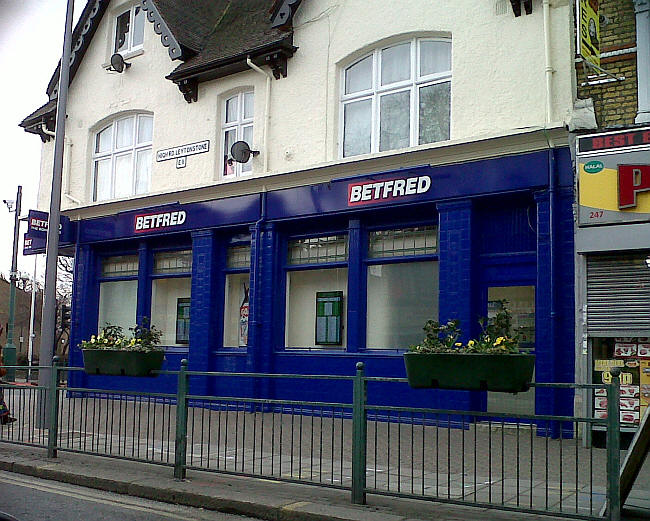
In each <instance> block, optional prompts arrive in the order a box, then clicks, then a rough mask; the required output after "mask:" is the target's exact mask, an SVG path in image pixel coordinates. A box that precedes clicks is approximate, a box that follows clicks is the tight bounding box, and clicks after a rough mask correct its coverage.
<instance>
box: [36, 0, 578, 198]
mask: <svg viewBox="0 0 650 521" xmlns="http://www.w3.org/2000/svg"><path fill="white" fill-rule="evenodd" d="M369 4H372V6H369ZM552 4H553V5H552V9H551V17H552V18H551V20H552V30H551V41H552V42H553V43H552V46H553V49H552V59H553V69H554V71H555V72H554V73H553V92H554V99H553V120H554V121H555V122H556V123H558V122H559V123H561V122H562V121H563V119H564V118H565V117H566V116H567V113H568V111H569V109H570V108H571V104H572V87H571V85H572V83H571V82H572V80H571V78H572V69H573V60H572V58H573V56H572V53H571V45H572V38H573V37H572V34H573V32H572V13H571V9H570V6H569V2H568V0H555V1H554V2H553V3H552ZM121 5H124V4H122V3H121V2H118V1H114V2H112V3H111V5H110V6H109V9H108V10H107V12H106V14H105V15H104V17H103V20H102V21H101V23H100V26H99V28H98V30H97V32H96V34H95V36H94V38H93V41H92V43H91V45H90V47H89V49H88V51H87V53H86V55H85V57H84V60H83V63H82V65H81V67H80V68H79V70H78V72H77V74H76V77H75V79H74V81H73V83H72V85H71V89H70V100H69V107H68V122H67V125H66V134H67V136H68V137H69V139H70V140H71V142H72V148H71V151H72V152H71V162H70V167H71V179H70V193H71V195H72V196H73V197H75V198H77V199H79V200H81V201H82V205H87V204H91V190H92V181H91V159H90V157H91V146H92V135H93V132H94V131H96V130H98V129H99V127H100V126H101V124H102V123H103V122H105V121H107V120H108V119H109V118H111V117H112V116H113V115H115V114H118V113H121V112H128V111H139V110H143V111H150V112H153V113H154V135H153V139H154V143H153V149H154V155H155V152H156V151H157V150H160V149H163V148H168V147H173V146H177V145H182V144H187V143H191V142H195V141H201V140H205V139H209V140H210V142H211V151H210V152H209V153H207V154H201V155H196V156H191V157H189V158H188V160H187V168H185V169H182V170H177V169H176V168H175V161H173V160H172V161H166V162H162V163H155V162H154V163H153V166H152V186H151V190H152V192H168V191H173V190H179V189H182V188H188V187H194V186H205V185H210V184H214V183H220V182H221V179H220V177H219V175H220V171H221V165H220V157H222V151H221V142H220V141H221V140H220V137H219V129H220V121H221V117H222V116H221V113H220V101H222V100H223V98H224V97H225V96H227V95H228V94H229V93H231V92H233V91H234V90H236V89H240V88H245V87H248V88H250V87H253V88H254V89H255V98H256V99H255V125H256V126H255V137H254V140H253V148H259V147H260V146H261V144H262V129H263V117H264V92H265V89H264V85H265V79H264V77H263V76H262V75H260V74H258V73H255V72H252V71H248V72H243V73H240V74H236V75H233V76H229V77H226V78H223V79H219V80H215V81H212V82H209V83H203V84H200V88H199V99H198V102H196V103H191V104H188V103H186V102H185V100H184V99H183V97H182V95H181V93H180V92H179V90H178V88H177V87H176V85H174V84H173V83H172V82H170V81H169V80H166V79H164V77H165V76H166V75H167V74H168V73H169V72H171V71H172V70H173V69H174V68H175V67H176V66H177V65H178V64H179V63H180V62H172V61H171V60H170V59H169V56H168V54H167V49H166V48H164V47H163V46H162V44H161V43H160V37H159V36H158V35H156V34H155V33H154V32H153V29H152V25H151V24H150V23H148V22H147V23H146V29H145V42H144V53H143V54H141V55H140V56H136V57H134V58H133V59H132V60H130V61H131V63H132V66H131V68H129V69H128V70H127V71H126V72H124V73H122V74H116V73H109V72H107V71H106V70H105V68H104V64H106V62H107V60H108V57H109V55H110V44H109V42H110V39H111V38H110V36H111V35H112V31H113V29H112V23H113V16H112V15H114V14H115V11H116V9H117V8H118V6H121ZM294 26H295V39H294V44H295V45H296V46H297V47H298V51H297V52H296V54H295V56H294V57H293V58H291V59H290V60H289V65H288V69H289V74H288V77H287V78H283V79H281V80H277V81H276V80H273V82H272V97H271V110H270V115H271V120H270V136H269V139H270V144H271V146H270V155H269V170H270V173H271V174H273V173H277V172H288V171H294V170H298V169H304V168H309V167H313V166H315V165H318V164H322V163H323V162H331V161H338V160H339V147H338V139H339V136H338V134H339V102H338V98H339V85H340V71H341V67H344V66H346V65H347V64H349V63H350V61H351V60H353V59H354V58H355V57H358V56H360V55H361V54H363V53H365V52H367V51H368V50H370V49H372V48H374V47H376V46H377V45H379V44H380V42H381V43H384V42H388V41H397V40H400V39H402V38H406V37H411V36H414V35H420V34H421V35H450V36H451V38H452V54H453V63H452V74H453V77H452V123H451V138H452V140H455V141H456V140H460V141H464V140H470V139H472V138H475V137H476V136H478V135H492V134H502V133H504V132H506V133H507V132H510V131H513V130H514V129H517V128H523V127H533V126H544V125H545V86H544V85H545V79H544V78H545V69H544V49H543V41H544V40H543V23H542V10H541V7H540V6H539V4H538V3H535V4H534V12H533V14H531V15H522V16H521V17H518V18H515V17H514V15H513V13H512V9H511V8H510V5H509V2H508V1H506V0H482V1H478V2H477V1H476V0H436V1H435V2H432V1H431V0H402V1H400V2H395V1H393V0H372V1H371V2H369V1H368V0H319V1H318V2H303V5H302V6H301V8H300V10H299V11H298V13H297V15H296V17H295V19H294ZM435 146H436V145H433V147H435ZM428 147H432V146H431V145H423V146H420V147H416V148H418V149H422V148H428ZM44 150H45V155H46V156H48V155H49V156H51V153H52V146H51V143H48V144H46V145H45V146H44ZM262 156H263V154H261V155H260V156H258V157H257V158H255V159H254V162H253V168H254V172H255V176H257V177H259V176H260V175H263V172H262V168H263V157H262ZM404 161H405V162H408V157H405V158H404ZM42 163H43V182H42V183H41V189H40V197H39V206H40V207H41V208H46V207H47V205H48V203H47V201H48V196H47V194H48V193H49V182H47V181H46V177H47V176H48V175H51V160H50V159H48V158H47V157H45V158H44V160H43V162H42ZM48 169H49V170H50V172H48ZM223 193H225V190H224V192H223ZM220 195H222V191H221V190H217V191H215V192H214V193H213V194H212V196H213V197H218V196H220ZM135 204H138V203H135ZM76 206H77V205H75V204H74V203H72V201H70V200H69V199H67V198H65V197H64V200H63V207H64V208H67V209H69V208H74V207H76Z"/></svg>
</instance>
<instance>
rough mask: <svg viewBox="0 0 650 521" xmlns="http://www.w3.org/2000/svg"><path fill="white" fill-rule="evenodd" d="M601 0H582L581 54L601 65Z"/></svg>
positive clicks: (587, 60)
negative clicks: (599, 9) (599, 8)
mask: <svg viewBox="0 0 650 521" xmlns="http://www.w3.org/2000/svg"><path fill="white" fill-rule="evenodd" d="M599 1H600V0H580V7H579V9H580V17H579V20H580V55H581V56H582V57H583V59H584V60H585V61H586V62H587V63H590V64H592V65H595V66H597V67H600V21H599V19H598V3H599Z"/></svg>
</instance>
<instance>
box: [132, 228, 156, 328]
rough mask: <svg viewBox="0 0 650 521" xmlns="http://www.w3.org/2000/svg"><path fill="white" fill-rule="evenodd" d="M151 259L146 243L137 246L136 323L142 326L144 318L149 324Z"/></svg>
mask: <svg viewBox="0 0 650 521" xmlns="http://www.w3.org/2000/svg"><path fill="white" fill-rule="evenodd" d="M152 262H153V257H152V254H151V252H150V251H149V248H148V246H147V243H146V242H144V241H143V242H141V243H140V244H139V245H138V304H137V310H136V314H135V316H136V322H137V323H138V324H142V323H143V320H144V319H145V318H146V319H147V320H148V321H149V324H150V323H151V277H150V276H149V274H150V273H151V265H152Z"/></svg>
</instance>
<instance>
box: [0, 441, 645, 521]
mask: <svg viewBox="0 0 650 521" xmlns="http://www.w3.org/2000/svg"><path fill="white" fill-rule="evenodd" d="M0 470H5V471H11V472H17V473H22V474H26V475H30V476H35V477H40V478H44V479H51V480H57V481H62V482H67V483H72V484H76V485H81V486H86V487H91V488H96V489H101V490H107V491H111V492H117V493H121V494H128V495H132V496H137V497H142V498H146V499H152V500H157V501H164V502H168V503H175V504H182V505H187V506H192V507H201V508H205V509H211V510H217V511H221V512H226V513H233V514H239V515H244V516H248V517H254V518H258V519H264V520H269V521H344V520H351V521H432V520H444V521H485V519H490V521H517V520H521V521H541V520H553V519H556V518H553V517H549V516H540V515H530V514H523V513H516V512H503V511H498V510H491V509H484V508H477V507H466V506H460V505H453V504H445V503H439V502H433V501H423V500H413V499H406V498H399V497H388V496H381V495H374V494H369V495H368V504H367V505H364V506H361V505H353V504H351V503H350V492H349V491H345V490H339V489H335V488H326V487H317V486H309V485H301V484H293V483H286V482H281V481H277V480H263V479H257V478H250V477H243V476H237V475H229V474H222V473H215V472H204V471H198V470H189V471H188V473H187V479H186V480H184V481H178V480H175V479H174V478H173V469H172V467H171V466H165V465H153V464H147V463H140V462H134V461H126V460H120V459H115V458H106V457H99V456H90V455H86V454H77V453H70V452H64V451H59V454H58V457H57V458H56V459H48V458H47V452H46V450H45V449H43V448H35V447H28V446H21V445H15V444H9V443H0ZM637 499H638V501H637V503H636V504H637V510H635V512H634V513H633V515H634V517H631V518H630V519H642V518H641V517H638V516H639V515H643V514H644V512H647V510H645V507H646V506H647V499H648V498H644V497H638V498H637ZM633 500H634V498H633ZM639 512H640V513H641V514H639ZM646 519H650V516H649V517H647V518H646Z"/></svg>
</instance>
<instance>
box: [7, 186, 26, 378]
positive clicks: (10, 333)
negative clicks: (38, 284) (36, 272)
mask: <svg viewBox="0 0 650 521" xmlns="http://www.w3.org/2000/svg"><path fill="white" fill-rule="evenodd" d="M22 198H23V187H22V186H18V193H17V194H16V208H15V211H16V217H15V221H14V247H13V251H12V255H11V273H10V274H9V322H8V324H7V344H6V345H5V347H4V350H3V351H4V363H5V365H16V344H14V323H15V318H16V281H17V280H18V242H19V241H20V204H21V201H22ZM15 379H16V370H15V369H7V381H9V382H13V381H14V380H15Z"/></svg>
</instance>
